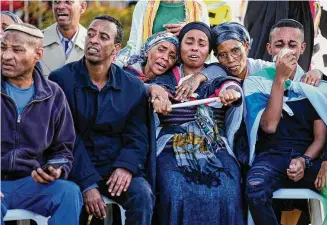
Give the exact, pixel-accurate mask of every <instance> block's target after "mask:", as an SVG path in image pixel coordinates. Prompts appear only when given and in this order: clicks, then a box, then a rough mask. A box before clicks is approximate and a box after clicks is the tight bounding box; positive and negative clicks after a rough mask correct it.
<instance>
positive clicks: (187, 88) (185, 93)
mask: <svg viewBox="0 0 327 225" xmlns="http://www.w3.org/2000/svg"><path fill="white" fill-rule="evenodd" d="M205 79H206V78H205V77H204V76H203V75H202V74H198V73H197V74H194V75H192V76H191V77H190V78H188V79H186V80H184V81H183V82H182V84H181V85H179V86H176V93H175V99H176V100H177V101H181V102H184V101H185V100H186V99H187V98H189V97H191V95H192V94H193V93H194V91H195V90H196V89H197V88H198V87H199V85H200V83H201V82H202V81H205Z"/></svg>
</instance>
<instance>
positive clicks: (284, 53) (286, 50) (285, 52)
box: [273, 48, 293, 62]
mask: <svg viewBox="0 0 327 225" xmlns="http://www.w3.org/2000/svg"><path fill="white" fill-rule="evenodd" d="M289 52H293V51H292V50H291V49H289V48H283V49H282V50H280V52H279V55H280V58H283V57H284V55H286V54H287V53H289ZM276 60H277V55H275V56H274V58H273V62H276Z"/></svg>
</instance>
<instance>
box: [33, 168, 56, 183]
mask: <svg viewBox="0 0 327 225" xmlns="http://www.w3.org/2000/svg"><path fill="white" fill-rule="evenodd" d="M36 172H37V173H38V174H39V175H40V177H42V179H43V180H46V181H48V182H52V181H54V180H55V179H54V178H53V177H52V176H50V175H49V174H47V173H46V172H44V170H42V169H41V168H37V170H36Z"/></svg>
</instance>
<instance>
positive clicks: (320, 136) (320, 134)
mask: <svg viewBox="0 0 327 225" xmlns="http://www.w3.org/2000/svg"><path fill="white" fill-rule="evenodd" d="M313 135H314V140H313V142H312V144H311V145H310V146H309V148H308V149H307V150H306V151H305V153H304V154H305V155H307V156H309V157H310V158H311V159H316V158H317V157H318V156H319V155H320V154H321V153H322V152H321V150H322V149H323V147H324V146H325V143H326V136H327V127H326V125H325V123H324V122H323V121H322V120H321V119H320V120H315V121H314V124H313Z"/></svg>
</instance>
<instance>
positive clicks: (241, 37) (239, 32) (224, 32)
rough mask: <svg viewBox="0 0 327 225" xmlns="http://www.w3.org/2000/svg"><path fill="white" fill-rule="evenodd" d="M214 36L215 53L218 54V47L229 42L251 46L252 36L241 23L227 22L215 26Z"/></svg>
mask: <svg viewBox="0 0 327 225" xmlns="http://www.w3.org/2000/svg"><path fill="white" fill-rule="evenodd" d="M212 33H213V36H214V39H215V41H214V52H215V55H216V54H217V52H216V51H217V47H218V45H220V44H221V43H222V42H224V41H227V40H237V41H239V42H242V43H249V44H251V43H250V42H251V39H250V34H249V32H248V31H247V29H246V28H245V27H244V26H243V25H242V24H240V23H236V22H226V23H222V24H219V25H217V26H215V27H214V28H213V29H212Z"/></svg>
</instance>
